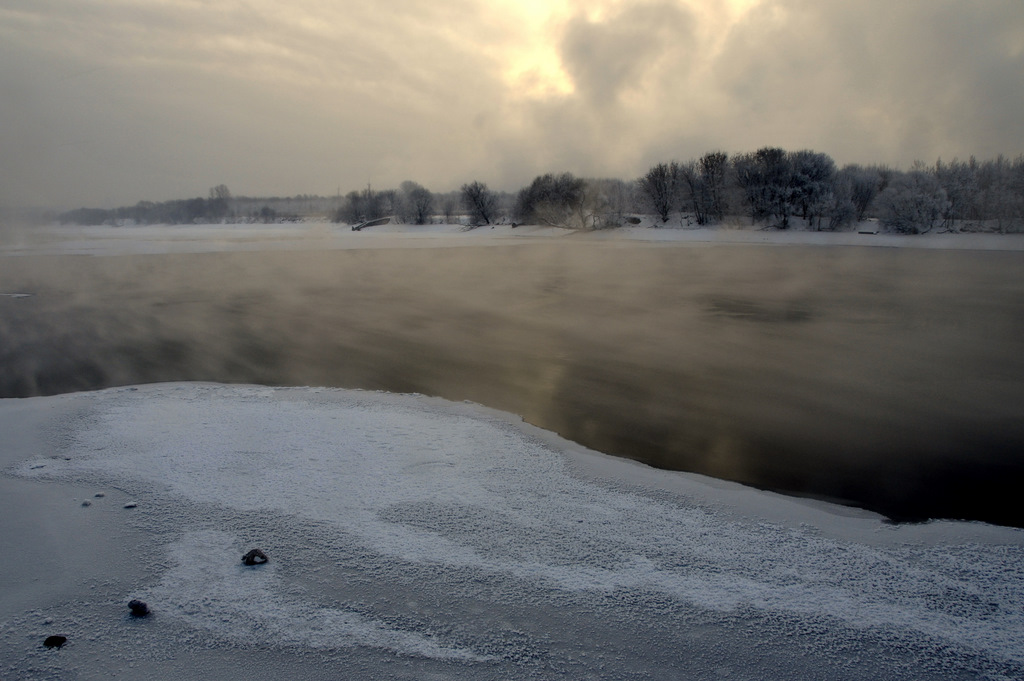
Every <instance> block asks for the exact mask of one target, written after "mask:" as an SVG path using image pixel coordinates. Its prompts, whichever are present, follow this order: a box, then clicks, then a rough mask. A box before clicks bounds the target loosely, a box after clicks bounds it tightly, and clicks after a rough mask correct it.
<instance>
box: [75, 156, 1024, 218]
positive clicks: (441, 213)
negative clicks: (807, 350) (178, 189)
mask: <svg viewBox="0 0 1024 681" xmlns="http://www.w3.org/2000/svg"><path fill="white" fill-rule="evenodd" d="M640 215H649V216H655V220H656V222H658V223H660V224H662V225H665V226H669V225H673V226H674V225H681V226H693V225H697V226H703V225H714V224H720V223H723V222H727V221H733V222H735V221H738V220H743V221H749V223H750V224H760V225H763V226H765V227H770V228H777V229H790V228H793V227H796V226H799V227H801V228H803V229H813V230H842V229H848V228H850V227H851V226H853V225H855V224H857V223H859V222H863V221H864V220H867V219H877V220H878V221H879V222H880V223H881V225H882V226H883V227H884V228H886V229H888V230H890V231H893V232H898V233H904V234H920V233H925V232H928V231H931V230H933V229H945V230H971V231H995V232H1000V233H1005V232H1020V231H1024V156H1018V157H1017V158H1016V159H1012V160H1011V159H1007V158H1005V157H1003V156H999V157H998V158H996V159H992V160H987V161H981V162H979V161H977V160H975V159H974V158H973V157H972V158H970V159H969V160H967V161H959V160H956V159H954V160H953V161H950V162H948V163H944V162H943V161H941V160H939V161H937V162H936V163H935V164H934V165H933V166H926V165H925V164H923V163H920V162H918V163H915V164H914V166H913V167H911V168H910V169H909V170H906V171H902V170H897V169H893V168H890V167H888V166H884V165H869V166H861V165H846V166H844V167H842V168H839V167H837V166H836V163H835V161H833V159H832V158H831V157H830V156H829V155H828V154H824V153H820V152H815V151H810V150H802V151H786V150H784V149H781V148H778V147H764V148H762V149H758V150H757V151H754V152H748V153H741V154H735V155H733V156H731V157H730V156H729V155H728V154H726V153H725V152H721V151H712V152H708V153H706V154H704V155H703V156H701V157H700V158H696V159H691V160H689V161H685V162H679V161H667V162H664V163H658V164H657V165H655V166H653V167H651V168H650V169H649V170H648V171H647V172H646V173H645V174H644V175H643V176H641V177H639V178H637V179H635V180H633V181H628V182H627V181H624V180H620V179H587V178H580V177H576V176H574V175H572V174H571V173H562V174H552V173H548V174H545V175H540V176H538V177H536V178H534V179H533V181H532V182H531V183H530V184H529V185H527V186H526V187H523V188H522V189H520V190H519V191H518V192H516V193H509V192H499V191H493V190H491V189H489V188H488V187H487V185H486V184H484V183H482V182H478V181H474V182H469V183H467V184H465V185H463V186H462V187H461V188H460V189H459V190H458V191H452V192H447V193H434V192H431V191H430V190H429V189H427V188H426V187H424V186H422V185H420V184H418V183H416V182H412V181H406V182H403V183H402V184H401V185H400V186H399V188H398V189H385V190H376V189H374V188H373V187H371V186H367V187H366V188H365V189H363V190H359V191H350V192H349V193H348V194H346V195H345V196H343V197H342V196H340V195H339V196H336V197H320V196H312V195H301V196H296V197H290V198H284V199H280V198H270V199H267V198H264V199H257V198H248V197H232V196H231V193H230V191H228V188H227V187H226V186H224V185H218V186H217V187H214V188H212V189H211V190H210V196H209V197H208V198H196V199H186V200H178V201H167V202H163V203H152V202H147V201H142V202H140V203H138V204H136V205H135V206H131V207H125V208H116V209H113V210H98V209H87V208H81V209H78V210H74V211H70V212H68V213H64V214H63V215H61V216H60V221H61V222H62V223H68V222H72V223H78V224H105V223H106V224H129V223H135V224H156V223H165V224H183V223H202V222H230V221H233V222H238V221H245V222H253V221H259V222H280V221H285V220H296V219H301V218H305V217H320V218H325V217H329V218H331V219H332V220H334V221H335V222H343V223H347V224H352V225H356V224H359V223H362V222H366V221H371V220H376V219H380V218H383V217H390V218H392V219H393V220H396V221H399V222H405V223H409V224H426V223H429V222H447V223H462V224H468V225H487V224H496V223H499V222H506V223H512V224H542V225H551V226H560V227H568V228H572V229H602V228H610V227H618V226H621V225H623V224H625V223H626V222H630V221H632V222H636V217H637V216H640Z"/></svg>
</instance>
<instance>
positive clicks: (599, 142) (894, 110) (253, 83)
mask: <svg viewBox="0 0 1024 681" xmlns="http://www.w3.org/2000/svg"><path fill="white" fill-rule="evenodd" d="M766 145H772V146H781V147H783V148H786V149H792V150H796V149H814V150H815V151H821V152H825V153H828V154H831V155H832V156H833V158H835V159H836V161H837V163H839V164H840V165H842V164H845V163H885V164H888V165H893V166H896V167H907V166H909V165H910V164H911V163H912V162H913V161H915V160H917V159H920V160H923V161H925V162H928V163H933V162H934V161H935V160H936V159H937V158H940V157H941V158H943V159H944V160H950V159H952V158H954V157H959V158H961V159H963V158H966V157H968V156H970V155H975V156H977V157H978V158H981V159H984V158H994V157H995V156H996V155H998V154H1005V155H1007V156H1017V155H1018V154H1020V153H1022V152H1024V2H1022V1H1021V0H900V1H899V2H892V0H858V1H857V2H851V1H849V0H586V1H582V0H488V1H485V0H387V1H385V2H369V1H368V0H290V1H289V2H287V3H283V2H280V0H0V207H5V206H6V207H14V206H20V207H24V206H43V207H61V208H71V207H78V206H97V207H111V206H116V205H132V204H134V203H136V202H138V201H140V200H151V201H163V200H168V199H173V198H187V197H194V196H206V195H208V193H209V189H210V188H211V187H213V186H215V185H219V184H226V185H227V186H228V187H229V188H230V189H231V191H232V192H233V193H234V194H236V195H242V194H244V195H250V196H271V195H274V196H290V195H295V194H321V195H329V194H334V193H336V192H338V191H340V192H341V193H346V192H348V191H350V190H352V189H358V188H361V187H365V186H366V185H367V184H368V183H370V184H372V185H373V186H375V187H377V188H387V187H397V186H398V185H399V184H400V183H401V182H402V181H403V180H414V181H416V182H419V183H420V184H423V185H424V186H426V187H427V188H429V189H431V190H434V191H449V190H451V189H456V188H458V187H459V186H460V185H461V184H463V183H465V182H470V181H473V180H479V181H482V182H486V183H487V184H489V185H490V186H491V187H492V188H494V189H505V190H509V191H515V190H517V189H518V188H520V187H521V186H523V185H525V184H527V183H528V182H529V181H530V180H531V179H532V178H533V177H535V176H536V175H538V174H542V173H545V172H563V171H568V172H572V173H575V174H577V175H582V176H587V177H620V178H623V179H632V178H634V177H637V176H639V175H640V174H642V173H643V172H644V171H646V170H647V169H648V168H649V167H650V166H651V165H653V164H655V163H658V162H661V161H668V160H680V161H685V160H688V159H690V158H695V157H698V156H700V155H701V154H703V153H705V152H707V151H711V150H722V151H726V152H729V153H736V152H744V151H752V150H755V149H757V148H759V147H762V146H766Z"/></svg>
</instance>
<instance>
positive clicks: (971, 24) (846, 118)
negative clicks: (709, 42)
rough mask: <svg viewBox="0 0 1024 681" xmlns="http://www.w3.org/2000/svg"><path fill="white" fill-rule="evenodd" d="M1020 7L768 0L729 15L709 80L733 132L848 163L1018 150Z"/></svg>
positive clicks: (1022, 125) (1023, 30) (1023, 57)
mask: <svg viewBox="0 0 1024 681" xmlns="http://www.w3.org/2000/svg"><path fill="white" fill-rule="evenodd" d="M1022 73H1024V4H1021V3H1019V2H987V3H980V4H979V3H970V2H951V1H946V2H936V1H935V0H904V1H903V2H899V3H892V2H884V1H882V0H862V1H861V2H858V3H848V2H839V1H837V0H827V1H822V0H814V1H811V0H767V1H766V2H763V3H762V4H761V5H760V6H759V7H757V8H756V9H755V10H754V11H753V12H751V13H750V14H749V15H747V17H746V18H745V20H744V21H743V22H741V23H740V24H737V25H736V26H735V27H734V28H733V30H732V32H731V34H730V36H729V38H728V40H727V42H726V44H725V47H724V50H723V53H722V57H721V59H720V60H719V62H718V64H716V68H715V76H714V78H715V80H716V81H717V82H718V83H719V84H720V86H721V87H722V89H723V91H724V93H725V94H726V95H727V96H728V98H729V109H730V110H732V111H735V112H738V114H737V115H736V116H735V117H734V119H733V120H731V121H730V123H731V125H733V126H734V127H735V129H737V130H744V129H745V130H748V131H749V132H750V133H752V134H751V135H749V136H747V137H746V139H743V137H742V136H741V140H742V141H747V140H749V141H750V142H753V141H754V138H755V137H757V138H759V139H763V140H765V141H768V140H774V142H773V143H775V144H783V145H789V146H815V147H819V148H822V149H824V150H828V151H831V152H832V153H834V154H836V155H839V156H842V157H845V158H848V159H851V160H861V161H868V160H877V161H885V162H893V161H896V162H898V163H904V164H906V163H909V161H910V159H913V158H924V159H929V160H932V159H933V158H934V157H935V156H936V155H942V154H945V155H947V156H948V155H955V154H957V153H959V154H961V155H964V154H969V153H977V154H980V155H995V154H997V153H1000V152H1003V153H1011V154H1012V153H1019V151H1020V149H1019V148H1018V149H1007V148H1006V147H1005V145H1006V144H1007V143H1008V142H1012V141H1015V140H1016V141H1019V140H1022V139H1024V108H1022V104H1024V99H1022V97H1024V94H1022V93H1024V87H1022V85H1024V79H1022V76H1021V74H1022Z"/></svg>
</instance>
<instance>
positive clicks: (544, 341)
mask: <svg viewBox="0 0 1024 681" xmlns="http://www.w3.org/2000/svg"><path fill="white" fill-rule="evenodd" d="M1022 271H1024V254H1022V253H1019V252H982V251H964V250H961V251H928V250H918V249H878V248H872V249H867V248H854V247H813V246H793V245H787V246H756V245H740V244H716V245H710V244H704V245H695V244H687V245H667V244H659V245H651V244H642V243H627V242H616V241H609V242H603V243H602V242H593V241H586V240H582V239H581V240H573V239H563V240H559V241H558V242H556V243H517V244H514V245H508V246H505V245H490V246H479V247H476V246H474V247H459V248H382V249H358V250H354V249H353V250H331V251H317V250H309V251H262V252H260V251H254V252H227V253H197V254H173V255H137V256H106V257H86V256H21V257H4V258H2V259H0V292H24V293H30V294H31V297H29V298H12V297H0V396H3V397H28V396H33V395H49V394H56V393H62V392H69V391H77V390H87V389H94V388H101V387H107V386H113V385H126V384H137V383H150V382H159V381H186V380H188V381H220V382H238V383H259V384H270V385H315V386H336V387H345V388H365V389H382V390H389V391H396V392H419V393H424V394H431V395H439V396H442V397H445V398H448V399H452V400H464V399H465V400H472V401H475V402H480V403H482V404H485V405H488V406H491V407H495V408H498V409H502V410H506V411H509V412H513V413H516V414H520V415H522V416H523V417H524V418H525V419H526V420H527V421H529V422H531V423H533V424H536V425H538V426H541V427H543V428H546V429H550V430H554V431H556V432H558V433H560V434H562V435H563V436H565V437H568V438H570V439H572V440H575V441H578V442H580V443H582V444H585V445H587V446H589V447H591V448H594V449H597V450H600V451H604V452H608V453H612V454H618V455H622V456H627V457H632V458H635V459H638V460H641V461H645V462H647V463H650V464H652V465H655V466H660V467H665V468H672V469H681V470H689V471H696V472H700V473H706V474H708V475H713V476H716V477H721V478H727V479H732V480H737V481H740V482H744V483H748V484H752V485H756V486H760V487H766V488H771V489H777V490H781V491H786V492H789V493H795V494H802V495H810V496H816V497H824V498H831V499H834V500H840V501H843V502H846V503H852V504H856V505H860V506H864V507H867V508H870V509H874V510H877V511H880V512H883V513H886V514H888V515H890V516H892V517H895V518H898V519H923V518H928V517H953V518H969V519H981V520H987V521H992V522H998V523H1003V524H1011V525H1017V526H1024V510H1022V509H1020V508H1019V504H1017V503H1016V501H1015V500H1016V499H1017V496H1018V494H1019V489H1020V488H1021V484H1022V483H1024V422H1022V421H1024V420H1022V419H1021V418H1020V413H1021V406H1022V405H1024V278H1022V277H1021V276H1020V272H1022Z"/></svg>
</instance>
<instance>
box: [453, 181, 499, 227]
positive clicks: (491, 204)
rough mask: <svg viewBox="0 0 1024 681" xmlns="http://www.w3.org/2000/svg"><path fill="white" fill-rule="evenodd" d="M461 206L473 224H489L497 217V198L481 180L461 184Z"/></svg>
mask: <svg viewBox="0 0 1024 681" xmlns="http://www.w3.org/2000/svg"><path fill="white" fill-rule="evenodd" d="M461 193H462V206H463V208H465V209H466V211H467V212H468V213H469V217H470V220H472V221H473V223H474V224H478V225H479V224H484V225H489V224H491V223H492V222H493V221H494V219H495V218H496V217H497V212H498V198H497V197H496V196H495V195H494V192H492V191H491V190H490V189H488V188H487V185H486V184H484V183H483V182H477V181H473V182H470V183H469V184H464V185H462V189H461Z"/></svg>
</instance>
